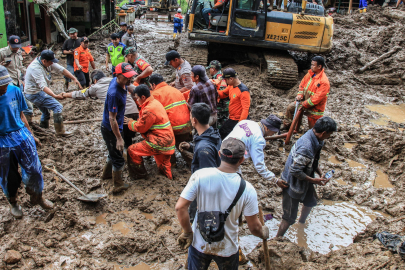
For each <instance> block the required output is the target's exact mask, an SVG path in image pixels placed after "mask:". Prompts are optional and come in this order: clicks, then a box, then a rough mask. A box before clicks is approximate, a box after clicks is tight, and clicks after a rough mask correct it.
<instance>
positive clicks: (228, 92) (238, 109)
mask: <svg viewBox="0 0 405 270" xmlns="http://www.w3.org/2000/svg"><path fill="white" fill-rule="evenodd" d="M223 78H224V80H225V81H226V84H227V85H228V87H227V88H225V89H224V90H221V91H218V94H219V98H220V99H225V98H229V100H230V101H229V119H228V120H226V121H225V123H224V124H223V125H222V127H221V128H220V129H219V133H220V134H221V138H222V139H224V138H225V137H226V136H228V134H229V133H230V132H231V131H232V130H233V128H234V127H235V126H236V124H237V123H238V122H240V121H242V120H246V119H249V108H250V93H249V88H247V86H246V85H244V84H243V83H242V82H241V81H240V80H239V78H238V74H237V73H236V71H235V70H234V69H233V68H227V69H225V70H224V72H223Z"/></svg>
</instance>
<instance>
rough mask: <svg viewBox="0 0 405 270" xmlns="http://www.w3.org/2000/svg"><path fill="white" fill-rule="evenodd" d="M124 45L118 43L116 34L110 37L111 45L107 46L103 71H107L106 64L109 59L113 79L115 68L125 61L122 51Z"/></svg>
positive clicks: (118, 38)
mask: <svg viewBox="0 0 405 270" xmlns="http://www.w3.org/2000/svg"><path fill="white" fill-rule="evenodd" d="M125 47H126V46H125V45H124V44H123V43H121V42H120V36H119V35H118V34H116V33H113V34H112V35H111V43H110V44H108V46H107V54H106V56H105V69H106V70H107V71H109V70H110V69H109V67H108V63H109V62H110V58H111V65H112V69H111V72H112V75H113V77H115V67H116V66H117V65H118V64H120V63H123V62H124V61H125V56H124V51H125Z"/></svg>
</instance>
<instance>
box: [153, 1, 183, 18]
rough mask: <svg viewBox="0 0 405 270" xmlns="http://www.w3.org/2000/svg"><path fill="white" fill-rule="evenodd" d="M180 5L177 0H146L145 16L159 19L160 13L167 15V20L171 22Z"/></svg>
mask: <svg viewBox="0 0 405 270" xmlns="http://www.w3.org/2000/svg"><path fill="white" fill-rule="evenodd" d="M179 7H180V6H179V5H178V3H177V0H146V14H145V18H146V19H149V20H151V19H155V20H158V18H159V15H160V16H163V17H165V16H167V20H168V21H169V22H170V21H172V16H174V14H176V12H177V9H178V8H179Z"/></svg>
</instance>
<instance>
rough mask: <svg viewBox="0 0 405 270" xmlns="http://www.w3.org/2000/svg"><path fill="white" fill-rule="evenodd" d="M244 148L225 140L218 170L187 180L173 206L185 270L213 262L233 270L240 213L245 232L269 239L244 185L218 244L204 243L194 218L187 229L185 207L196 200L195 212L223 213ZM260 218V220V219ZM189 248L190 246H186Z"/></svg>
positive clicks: (234, 186)
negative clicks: (243, 219) (196, 208)
mask: <svg viewBox="0 0 405 270" xmlns="http://www.w3.org/2000/svg"><path fill="white" fill-rule="evenodd" d="M244 154H245V144H244V143H243V142H242V141H241V140H238V139H235V138H228V139H226V140H225V141H224V142H223V143H222V145H221V150H220V151H219V155H220V156H221V165H220V166H219V167H218V168H205V169H200V170H198V171H196V172H195V173H194V174H193V175H192V176H191V178H190V180H189V182H188V184H187V186H186V187H185V188H184V190H183V192H182V193H181V195H180V198H179V200H178V201H177V204H176V212H177V217H178V219H179V222H180V225H181V226H182V228H183V231H184V232H183V233H182V234H181V235H180V237H179V239H178V242H179V244H180V245H181V246H182V247H183V248H185V249H186V248H188V247H189V251H188V269H189V270H197V269H198V270H200V269H208V266H209V265H210V263H211V261H212V260H214V261H215V262H216V264H217V265H218V268H219V269H224V270H227V269H229V270H237V269H238V261H239V252H238V248H239V244H238V223H239V216H240V215H241V214H242V213H243V214H244V216H245V218H246V221H247V224H248V227H249V230H250V231H251V232H252V234H253V235H255V236H257V237H260V238H262V239H267V238H268V237H269V229H268V228H267V227H266V226H263V227H262V225H261V224H260V221H259V218H258V216H257V214H258V212H259V209H258V205H257V194H256V191H255V189H254V188H253V186H252V185H251V184H250V183H249V182H246V187H245V190H244V192H243V194H242V196H241V197H240V199H239V200H238V202H237V203H236V205H235V207H233V209H232V211H231V212H230V214H229V216H228V218H227V219H226V222H225V237H224V239H223V240H222V241H219V242H212V243H211V244H209V243H208V242H206V241H205V240H204V239H203V237H202V235H201V233H200V231H199V229H198V227H197V222H198V221H197V216H198V212H197V215H196V218H195V219H194V222H193V225H192V227H191V225H190V222H189V220H190V219H189V214H188V211H187V210H188V207H189V205H190V204H191V202H192V201H193V200H194V199H196V200H197V206H198V211H199V212H205V211H221V212H222V213H225V211H226V210H227V209H228V207H229V206H230V205H231V203H232V201H233V200H234V199H235V197H236V194H237V192H238V189H239V186H240V183H241V176H240V175H239V174H238V173H237V170H238V168H239V165H240V164H241V163H242V162H243V161H244ZM261 218H263V217H261ZM190 245H191V246H190Z"/></svg>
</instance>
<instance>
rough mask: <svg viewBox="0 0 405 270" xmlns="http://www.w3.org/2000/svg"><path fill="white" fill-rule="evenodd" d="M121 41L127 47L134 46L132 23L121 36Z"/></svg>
mask: <svg viewBox="0 0 405 270" xmlns="http://www.w3.org/2000/svg"><path fill="white" fill-rule="evenodd" d="M121 42H122V43H124V45H125V46H127V47H135V48H136V42H135V36H134V27H133V26H132V25H130V26H128V30H127V32H126V33H125V34H124V35H123V36H122V38H121Z"/></svg>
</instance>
